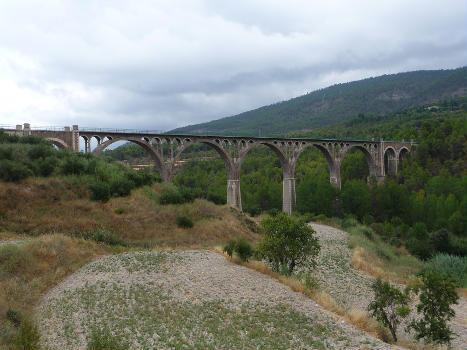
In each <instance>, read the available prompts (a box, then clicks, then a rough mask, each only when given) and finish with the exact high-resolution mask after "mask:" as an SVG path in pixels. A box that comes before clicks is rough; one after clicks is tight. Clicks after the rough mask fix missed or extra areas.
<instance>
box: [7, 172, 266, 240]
mask: <svg viewBox="0 0 467 350" xmlns="http://www.w3.org/2000/svg"><path fill="white" fill-rule="evenodd" d="M164 186H166V185H165V184H157V185H155V186H154V187H152V188H151V187H144V188H141V189H139V190H134V191H133V192H132V194H131V195H130V196H129V197H120V198H112V199H111V200H110V201H109V202H107V203H104V204H103V203H100V202H92V201H90V200H89V199H88V194H87V189H86V188H85V186H83V185H82V184H80V183H79V181H78V180H74V179H73V178H64V179H57V178H46V179H30V180H26V181H25V182H24V183H23V184H6V183H0V227H1V229H0V230H1V231H6V232H16V233H26V234H30V235H41V234H49V233H55V232H59V233H67V234H71V235H80V234H81V233H82V232H85V231H93V230H98V229H106V230H109V231H112V232H114V233H116V234H117V235H118V236H120V237H123V238H124V239H126V240H129V241H152V242H153V243H155V244H156V245H158V246H171V247H196V246H197V247H206V246H214V245H218V244H222V243H223V242H226V241H227V240H229V239H231V238H235V237H239V236H241V237H244V238H246V239H248V240H250V241H255V240H256V239H257V237H258V235H257V234H254V233H253V232H252V231H250V229H249V228H248V227H249V226H248V225H249V223H248V219H246V217H245V216H244V215H243V214H240V213H238V212H237V211H235V210H233V209H230V208H229V207H227V206H224V207H220V206H216V205H215V204H213V203H211V202H208V201H204V200H196V201H195V202H194V203H189V204H183V205H167V206H161V205H159V204H158V198H159V195H160V193H161V192H162V191H163V187H164ZM178 216H188V217H190V218H191V219H192V220H193V221H194V227H193V228H189V229H183V228H179V227H178V226H177V224H176V219H177V217H178ZM250 227H251V226H250Z"/></svg>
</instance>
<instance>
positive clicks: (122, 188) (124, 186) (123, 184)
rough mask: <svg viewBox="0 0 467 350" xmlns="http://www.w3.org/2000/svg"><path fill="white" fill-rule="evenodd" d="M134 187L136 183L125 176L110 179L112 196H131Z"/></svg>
mask: <svg viewBox="0 0 467 350" xmlns="http://www.w3.org/2000/svg"><path fill="white" fill-rule="evenodd" d="M133 188H134V183H133V182H131V181H129V180H128V179H127V178H126V177H124V176H118V177H114V178H113V179H112V180H111V181H110V194H111V195H112V197H126V196H129V195H130V193H131V190H132V189H133Z"/></svg>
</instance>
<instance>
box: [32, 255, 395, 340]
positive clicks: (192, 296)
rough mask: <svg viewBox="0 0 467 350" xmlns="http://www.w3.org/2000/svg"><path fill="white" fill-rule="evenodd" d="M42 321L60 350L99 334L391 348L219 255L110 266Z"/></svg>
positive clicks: (79, 284)
mask: <svg viewBox="0 0 467 350" xmlns="http://www.w3.org/2000/svg"><path fill="white" fill-rule="evenodd" d="M37 317H38V319H40V322H39V323H40V328H41V334H42V336H43V343H44V345H45V346H47V347H48V348H51V349H72V348H73V349H84V348H85V347H86V344H87V340H88V336H89V334H90V332H91V331H92V329H96V328H97V329H102V328H107V329H110V330H111V332H112V333H113V334H114V335H115V336H116V337H117V338H119V340H120V341H121V342H123V343H128V344H129V345H130V346H131V348H145V349H146V348H157V349H180V348H186V349H188V348H190V349H192V348H199V349H227V348H229V349H232V348H241V349H272V348H274V349H324V348H328V349H337V348H340V349H343V348H345V349H369V348H371V349H387V348H388V345H387V344H384V343H382V342H381V341H379V340H377V339H374V338H372V337H370V336H368V335H366V334H364V333H362V332H360V331H358V330H356V329H355V328H353V327H352V326H349V325H347V324H345V323H343V322H341V321H339V320H337V319H336V318H335V317H334V316H333V315H331V314H330V313H328V312H327V311H326V310H323V309H322V308H321V307H320V306H318V305H316V303H314V302H313V301H312V300H310V299H307V298H306V297H304V296H303V295H301V294H299V293H295V292H293V291H292V290H290V288H288V287H286V286H284V285H282V284H280V283H279V282H277V281H275V280H273V279H271V278H269V277H268V276H265V275H262V274H260V273H257V272H255V271H252V270H249V269H247V268H245V267H241V266H238V265H235V264H232V263H230V262H228V261H227V260H226V259H225V258H224V257H223V256H221V255H219V254H216V253H213V252H210V251H153V252H138V253H124V254H119V255H112V256H108V257H104V258H102V259H99V260H97V261H95V262H93V263H90V264H88V265H86V266H85V267H84V268H82V269H81V270H79V271H78V272H77V273H75V274H73V275H72V276H70V277H69V278H67V279H66V280H65V281H64V282H63V283H61V284H60V285H58V286H57V287H55V288H54V289H52V290H51V291H50V292H49V293H48V294H47V295H46V296H45V297H44V299H43V301H42V303H41V304H40V306H39V308H38V312H37Z"/></svg>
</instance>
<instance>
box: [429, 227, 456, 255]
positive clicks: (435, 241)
mask: <svg viewBox="0 0 467 350" xmlns="http://www.w3.org/2000/svg"><path fill="white" fill-rule="evenodd" d="M430 244H431V245H432V247H433V249H434V250H435V251H436V252H440V253H450V252H451V251H452V245H451V235H450V234H449V231H448V230H446V229H445V228H442V229H440V230H438V231H435V232H432V233H431V234H430Z"/></svg>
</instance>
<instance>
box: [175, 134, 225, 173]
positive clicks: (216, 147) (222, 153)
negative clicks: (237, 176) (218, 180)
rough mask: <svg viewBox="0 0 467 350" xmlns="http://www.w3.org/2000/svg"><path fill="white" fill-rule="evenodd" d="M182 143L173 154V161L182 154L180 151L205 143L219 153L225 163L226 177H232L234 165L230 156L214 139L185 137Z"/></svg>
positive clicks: (177, 159)
mask: <svg viewBox="0 0 467 350" xmlns="http://www.w3.org/2000/svg"><path fill="white" fill-rule="evenodd" d="M183 142H184V143H183V144H181V145H180V146H179V147H178V149H177V153H176V154H175V156H174V161H175V162H178V161H179V160H180V158H181V156H182V153H183V152H184V151H185V150H186V149H188V148H190V147H191V146H193V145H195V144H199V143H200V144H203V145H207V146H210V147H211V148H212V149H214V150H215V151H216V152H217V154H219V156H220V157H221V159H222V160H223V161H224V164H225V169H226V171H227V178H228V179H233V177H232V176H233V173H234V167H233V164H232V159H231V157H230V156H229V154H228V153H227V152H226V151H225V150H224V149H223V148H222V146H221V145H220V144H218V143H217V142H216V141H213V140H196V142H194V141H192V140H191V139H189V138H186V139H184V140H183Z"/></svg>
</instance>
